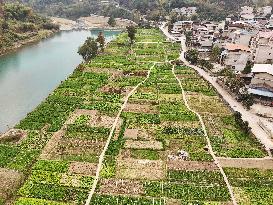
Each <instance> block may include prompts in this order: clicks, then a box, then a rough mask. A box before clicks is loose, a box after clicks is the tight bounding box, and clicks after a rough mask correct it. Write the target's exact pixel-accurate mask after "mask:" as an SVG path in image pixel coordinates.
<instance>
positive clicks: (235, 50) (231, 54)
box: [221, 43, 251, 72]
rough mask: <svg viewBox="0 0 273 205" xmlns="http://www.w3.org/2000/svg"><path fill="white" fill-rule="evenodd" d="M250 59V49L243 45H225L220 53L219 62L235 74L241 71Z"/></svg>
mask: <svg viewBox="0 0 273 205" xmlns="http://www.w3.org/2000/svg"><path fill="white" fill-rule="evenodd" d="M250 59H251V52H250V48H249V47H248V46H245V45H240V44H233V43H226V44H225V45H224V46H223V51H222V53H221V62H222V64H225V65H226V66H229V67H231V68H232V69H234V70H235V71H236V72H239V71H243V70H244V68H245V66H246V64H247V61H249V60H250Z"/></svg>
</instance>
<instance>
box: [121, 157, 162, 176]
mask: <svg viewBox="0 0 273 205" xmlns="http://www.w3.org/2000/svg"><path fill="white" fill-rule="evenodd" d="M165 176H166V173H165V169H164V163H163V161H161V160H138V159H126V160H117V174H116V177H117V178H121V179H142V180H161V179H164V178H165Z"/></svg>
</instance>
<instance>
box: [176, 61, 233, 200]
mask: <svg viewBox="0 0 273 205" xmlns="http://www.w3.org/2000/svg"><path fill="white" fill-rule="evenodd" d="M172 73H173V75H174V76H175V78H176V80H177V81H178V83H179V86H180V88H181V91H182V97H183V101H184V103H185V105H186V107H187V108H188V109H189V110H190V111H191V112H193V113H195V114H196V115H197V116H198V118H199V121H200V123H201V126H202V130H203V132H204V136H205V137H206V140H207V144H208V148H209V152H210V154H211V156H212V158H213V160H214V163H215V164H216V166H217V167H218V168H219V170H220V172H221V174H222V176H223V178H224V181H225V183H226V185H227V188H228V190H229V194H230V196H231V200H232V203H233V205H237V204H238V203H237V201H236V198H235V196H234V193H233V188H232V186H231V185H230V183H229V181H228V178H227V175H226V174H225V172H224V170H223V168H222V166H221V165H220V163H219V160H218V159H217V157H216V156H215V154H214V152H213V149H212V146H211V142H210V139H209V137H208V133H207V130H206V126H205V123H204V121H203V119H202V116H201V115H200V114H199V113H198V112H196V111H194V110H193V109H191V107H190V106H189V104H188V101H187V98H186V95H185V91H184V88H183V86H182V83H181V81H180V79H179V78H178V77H177V75H176V74H175V66H174V65H173V66H172Z"/></svg>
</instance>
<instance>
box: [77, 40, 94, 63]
mask: <svg viewBox="0 0 273 205" xmlns="http://www.w3.org/2000/svg"><path fill="white" fill-rule="evenodd" d="M97 53H98V44H97V42H96V41H95V40H94V39H93V38H91V37H88V38H87V39H86V41H85V42H84V44H83V45H82V46H81V47H80V48H79V50H78V54H80V55H81V56H82V57H83V59H84V60H85V61H88V60H91V59H92V58H95V57H96V56H97Z"/></svg>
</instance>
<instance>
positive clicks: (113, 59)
mask: <svg viewBox="0 0 273 205" xmlns="http://www.w3.org/2000/svg"><path fill="white" fill-rule="evenodd" d="M147 31H148V33H147V34H143V33H142V32H144V33H145V32H146V30H142V31H139V33H140V35H147V38H146V39H149V38H150V37H151V38H153V40H156V39H157V40H156V41H161V43H159V44H158V45H157V44H155V45H156V47H154V46H151V45H150V44H149V43H147V44H143V45H140V44H139V45H138V43H136V44H135V45H134V46H133V50H130V46H129V45H128V44H127V38H126V37H125V36H124V34H121V35H120V36H119V37H118V39H117V40H116V41H113V42H111V43H109V44H108V45H107V48H106V52H105V53H104V54H102V55H99V56H98V57H97V58H95V59H94V60H92V61H91V62H90V63H88V64H81V65H80V66H79V67H78V68H77V69H76V70H75V71H74V73H73V74H72V75H71V76H70V77H69V78H68V79H67V80H66V81H64V82H63V83H62V84H61V85H60V86H59V87H58V88H57V89H56V90H55V91H54V92H53V93H52V94H51V95H50V96H49V97H48V98H47V99H46V100H45V101H44V102H43V103H42V104H41V105H39V106H38V107H37V108H36V109H35V110H34V111H33V112H31V113H30V114H28V116H27V117H26V118H25V119H23V120H22V121H21V122H20V123H19V124H18V125H17V126H16V129H18V133H19V131H20V130H21V131H22V133H21V135H20V136H15V137H14V138H13V139H12V140H14V142H13V141H11V142H8V141H6V138H5V142H2V141H1V145H0V146H1V148H2V146H3V149H1V151H0V152H1V156H4V157H3V159H4V161H1V163H2V164H3V165H2V164H1V166H2V167H8V168H13V169H17V170H21V171H23V172H25V173H26V175H28V174H29V173H30V175H29V177H28V178H27V181H26V182H25V183H24V185H23V186H22V187H21V188H20V189H19V191H18V193H17V197H16V198H17V200H16V202H15V204H17V205H19V204H84V201H85V200H86V198H87V195H88V191H89V190H90V188H91V186H92V184H93V179H94V175H95V174H96V169H97V162H98V157H99V155H100V154H101V151H102V149H103V147H104V145H105V140H106V138H107V137H108V136H109V132H110V129H111V127H112V124H113V122H114V119H115V116H116V115H117V113H118V111H119V109H120V107H121V105H122V102H123V99H124V97H125V96H126V95H127V94H128V92H129V91H130V90H132V88H133V87H134V86H136V85H137V84H138V83H140V82H141V81H143V80H144V79H145V77H146V75H147V74H148V73H147V71H148V69H149V68H150V67H151V66H152V65H153V63H152V62H155V61H158V62H164V61H165V60H166V58H165V57H164V56H161V55H165V51H166V50H167V49H168V50H169V52H170V54H172V55H173V53H175V45H171V44H163V43H162V42H163V41H164V40H163V38H162V35H161V34H160V33H159V32H158V31H156V30H147ZM154 34H156V35H154ZM157 49H158V50H157ZM155 50H157V52H154V51H155ZM142 55H143V56H144V55H145V58H146V59H145V60H144V61H140V60H138V58H142V57H141V56H142ZM159 55H160V56H159ZM171 58H172V56H170V59H171ZM164 78H165V77H164V76H162V79H164ZM163 81H165V83H168V82H170V81H169V80H168V81H166V80H163ZM171 81H173V79H172V80H171ZM163 83H164V82H163ZM150 84H151V85H148V84H147V85H145V86H144V87H143V89H144V90H145V89H146V92H148V93H149V92H150V93H153V94H154V93H155V96H158V94H157V90H158V88H157V87H155V88H152V87H153V85H152V84H153V82H150ZM144 90H141V91H140V93H144V92H142V91H144ZM142 96H143V95H142ZM138 99H142V97H139V96H137V97H136V100H135V101H136V102H134V101H132V102H130V104H128V106H127V108H126V110H125V112H124V113H123V114H122V118H121V119H120V120H119V121H118V126H117V127H116V129H115V134H114V135H113V136H112V140H111V142H110V145H109V147H108V150H107V153H106V157H105V160H104V164H103V168H102V170H101V172H100V176H101V177H102V179H103V180H106V179H109V181H108V182H109V183H111V178H114V177H116V176H118V174H122V172H119V170H122V169H119V168H120V165H121V164H122V162H121V164H120V159H119V153H121V152H122V150H123V149H122V148H123V147H125V146H128V142H126V138H125V137H123V136H124V132H125V130H126V129H134V126H136V127H137V128H138V129H139V133H138V137H137V140H140V142H141V141H142V142H143V143H140V144H139V143H138V142H133V141H131V143H130V141H129V147H128V150H131V151H132V155H134V156H135V157H134V158H133V157H132V160H144V162H145V163H146V160H147V159H145V158H146V156H148V158H150V165H154V163H155V161H156V160H157V161H158V164H159V165H158V173H159V175H158V176H160V177H159V178H158V179H163V178H164V177H165V173H166V171H165V162H164V160H163V159H161V158H160V157H161V153H160V152H164V142H162V141H160V140H159V141H158V140H156V139H155V132H156V130H155V128H157V126H156V125H157V124H159V123H160V117H159V110H158V107H157V104H153V103H154V102H153V103H147V104H145V103H142V104H139V102H138ZM149 100H150V99H149V98H148V99H147V101H148V102H149ZM157 101H158V97H156V98H155V102H156V103H157ZM149 125H152V127H150V126H149ZM127 131H128V130H127ZM25 133H26V134H25ZM129 133H130V132H129ZM127 134H128V132H127ZM131 140H132V139H131ZM126 143H127V144H126ZM27 145H29V146H27ZM153 147H155V148H156V149H155V150H151V149H150V148H153ZM139 148H140V149H139ZM24 149H26V150H27V151H28V152H26V153H25V152H24V151H25V150H24ZM124 150H126V149H124ZM2 152H3V153H2ZM159 155H160V156H159ZM39 156H40V157H39ZM143 158H144V159H143ZM37 160H38V161H37ZM35 161H37V163H35V165H34V166H32V165H33V163H34V162H35ZM148 164H149V163H148ZM150 165H149V166H148V165H146V166H148V167H147V173H148V174H147V176H146V178H145V175H143V173H142V171H143V170H140V169H139V176H144V178H145V179H147V180H149V176H150V173H151V171H152V168H149V167H150ZM141 166H143V164H142V163H140V165H139V168H141ZM123 168H124V167H123ZM129 168H130V167H128V170H126V169H123V171H125V175H126V176H127V174H126V171H128V173H132V172H130V170H129ZM136 170H138V167H136ZM115 180H118V178H117V179H115ZM138 183H139V185H140V186H143V185H142V181H140V182H138ZM129 184H130V183H127V184H126V186H127V185H128V186H130V185H129ZM127 195H128V193H127V194H125V195H124V196H106V195H101V194H96V195H95V196H94V198H92V204H107V203H109V200H110V201H111V202H113V200H114V201H115V202H117V204H136V203H137V204H151V203H152V204H163V203H165V201H163V200H162V199H161V198H160V197H149V196H144V195H143V196H142V195H141V196H136V197H133V198H132V197H129V196H127ZM112 204H113V203H112Z"/></svg>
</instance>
